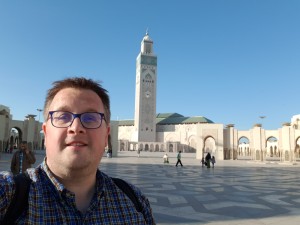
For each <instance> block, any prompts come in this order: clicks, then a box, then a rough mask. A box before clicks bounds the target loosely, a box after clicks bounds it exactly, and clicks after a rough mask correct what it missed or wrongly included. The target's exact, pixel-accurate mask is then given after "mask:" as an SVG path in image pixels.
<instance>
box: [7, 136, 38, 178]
mask: <svg viewBox="0 0 300 225" xmlns="http://www.w3.org/2000/svg"><path fill="white" fill-rule="evenodd" d="M35 160H36V159H35V156H34V153H33V152H32V151H31V150H30V149H29V148H28V146H27V142H26V141H22V142H21V144H20V149H19V150H18V151H16V152H15V153H14V154H13V156H12V159H11V164H10V170H11V172H12V173H13V174H14V175H17V174H20V173H23V172H25V171H26V170H27V169H28V168H31V166H32V164H34V163H35Z"/></svg>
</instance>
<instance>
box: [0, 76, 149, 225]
mask: <svg viewBox="0 0 300 225" xmlns="http://www.w3.org/2000/svg"><path fill="white" fill-rule="evenodd" d="M44 118H45V122H44V123H43V126H42V128H43V131H44V135H45V145H46V157H45V159H44V161H43V163H42V164H41V165H40V166H38V167H37V168H36V169H32V170H30V171H29V176H30V178H31V179H32V183H31V187H30V191H29V199H28V202H30V204H29V206H28V209H27V210H26V211H25V213H23V214H22V215H21V216H20V218H19V219H18V221H17V222H18V224H107V225H108V224H149V225H150V224H155V222H154V218H153V215H152V210H151V207H150V204H149V201H148V199H147V198H146V197H145V196H144V195H143V194H142V193H141V191H140V190H139V189H138V188H136V187H135V186H133V185H131V184H130V187H131V188H132V191H133V194H134V195H135V196H136V197H137V199H138V201H139V203H140V205H141V212H138V211H137V210H136V208H135V206H134V204H133V202H132V201H131V199H130V198H129V197H128V195H126V194H125V193H124V192H123V191H122V190H121V189H120V188H118V186H117V185H116V184H115V183H114V181H113V180H112V179H111V178H110V177H109V176H107V175H106V174H104V173H103V172H101V171H100V170H99V169H98V166H99V163H100V161H101V158H102V156H103V153H104V152H105V146H106V145H107V144H108V135H109V133H110V102H109V96H108V94H107V91H106V90H105V89H104V88H102V87H101V85H100V84H99V83H97V82H95V81H93V80H90V79H86V78H82V77H81V78H67V79H64V80H61V81H56V82H54V83H53V87H52V88H51V89H50V90H49V91H48V93H47V96H46V101H45V106H44ZM0 184H1V188H0V206H1V207H2V208H0V223H1V219H2V218H3V216H4V214H5V212H6V210H7V209H6V208H5V209H3V207H6V206H5V204H4V202H5V201H6V202H10V200H11V198H12V195H13V192H14V185H13V183H12V181H11V178H10V177H9V176H5V175H2V176H1V174H0Z"/></svg>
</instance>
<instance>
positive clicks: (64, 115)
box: [49, 111, 106, 129]
mask: <svg viewBox="0 0 300 225" xmlns="http://www.w3.org/2000/svg"><path fill="white" fill-rule="evenodd" d="M49 115H50V118H51V123H52V125H53V126H54V127H57V128H66V127H69V126H71V125H72V123H73V121H74V119H75V118H79V120H80V122H81V124H82V126H83V127H84V128H87V129H97V128H99V127H101V124H102V120H104V121H106V120H105V117H104V113H98V112H85V113H80V114H74V113H71V112H66V111H49Z"/></svg>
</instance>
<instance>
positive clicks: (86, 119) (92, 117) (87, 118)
mask: <svg viewBox="0 0 300 225" xmlns="http://www.w3.org/2000/svg"><path fill="white" fill-rule="evenodd" d="M82 120H83V121H84V122H85V123H93V122H96V121H97V117H96V116H95V115H90V114H88V115H84V117H83V118H82Z"/></svg>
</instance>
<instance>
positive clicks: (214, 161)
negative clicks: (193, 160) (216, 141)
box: [211, 156, 216, 168]
mask: <svg viewBox="0 0 300 225" xmlns="http://www.w3.org/2000/svg"><path fill="white" fill-rule="evenodd" d="M215 163H216V159H215V156H212V157H211V164H212V168H214V167H215Z"/></svg>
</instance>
